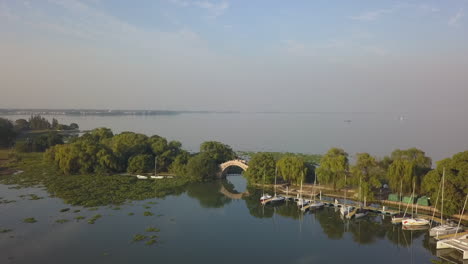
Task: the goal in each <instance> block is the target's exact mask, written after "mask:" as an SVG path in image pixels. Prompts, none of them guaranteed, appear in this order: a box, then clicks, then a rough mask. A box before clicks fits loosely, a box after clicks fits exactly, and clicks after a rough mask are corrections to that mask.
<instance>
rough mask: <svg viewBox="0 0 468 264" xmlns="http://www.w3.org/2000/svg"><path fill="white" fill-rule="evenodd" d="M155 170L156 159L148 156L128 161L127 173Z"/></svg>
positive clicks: (136, 157)
mask: <svg viewBox="0 0 468 264" xmlns="http://www.w3.org/2000/svg"><path fill="white" fill-rule="evenodd" d="M153 168H154V157H153V156H152V155H148V154H140V155H136V156H133V157H131V158H130V159H129V160H128V167H127V171H128V172H130V173H143V172H149V171H151V170H152V169H153Z"/></svg>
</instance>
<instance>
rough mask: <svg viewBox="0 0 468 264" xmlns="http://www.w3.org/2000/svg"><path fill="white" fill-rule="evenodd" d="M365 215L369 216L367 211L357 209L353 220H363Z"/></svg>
mask: <svg viewBox="0 0 468 264" xmlns="http://www.w3.org/2000/svg"><path fill="white" fill-rule="evenodd" d="M367 214H369V210H366V209H363V208H359V209H357V211H356V213H355V214H354V218H356V219H358V218H363V217H364V216H366V215H367Z"/></svg>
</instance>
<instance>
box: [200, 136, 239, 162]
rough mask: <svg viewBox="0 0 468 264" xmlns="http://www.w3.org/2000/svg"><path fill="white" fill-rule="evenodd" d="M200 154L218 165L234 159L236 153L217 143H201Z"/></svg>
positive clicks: (228, 147)
mask: <svg viewBox="0 0 468 264" xmlns="http://www.w3.org/2000/svg"><path fill="white" fill-rule="evenodd" d="M200 152H201V153H206V154H207V155H209V156H210V157H211V158H212V159H213V160H214V161H215V162H216V163H218V164H221V163H223V162H226V161H228V160H232V159H235V158H236V153H235V152H234V151H233V150H232V148H231V147H230V146H228V145H225V144H223V143H220V142H217V141H206V142H203V143H202V144H201V145H200Z"/></svg>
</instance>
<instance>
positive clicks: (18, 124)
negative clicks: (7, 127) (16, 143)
mask: <svg viewBox="0 0 468 264" xmlns="http://www.w3.org/2000/svg"><path fill="white" fill-rule="evenodd" d="M28 129H29V123H28V121H27V120H26V119H17V120H16V121H15V130H16V131H18V132H22V131H26V130H28Z"/></svg>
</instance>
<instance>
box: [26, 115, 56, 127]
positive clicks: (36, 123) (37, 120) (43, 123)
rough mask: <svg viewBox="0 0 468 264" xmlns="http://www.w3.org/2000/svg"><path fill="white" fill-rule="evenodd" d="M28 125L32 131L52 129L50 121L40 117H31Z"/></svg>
mask: <svg viewBox="0 0 468 264" xmlns="http://www.w3.org/2000/svg"><path fill="white" fill-rule="evenodd" d="M28 123H29V128H30V129H31V130H45V129H50V127H51V125H50V123H49V121H47V119H45V118H44V117H42V116H40V115H31V117H30V118H29V122H28Z"/></svg>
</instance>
